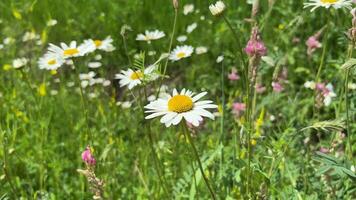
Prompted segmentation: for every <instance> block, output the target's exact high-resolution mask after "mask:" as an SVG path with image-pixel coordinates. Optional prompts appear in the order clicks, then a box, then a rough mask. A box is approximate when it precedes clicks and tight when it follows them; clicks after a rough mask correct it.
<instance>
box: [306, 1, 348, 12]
mask: <svg viewBox="0 0 356 200" xmlns="http://www.w3.org/2000/svg"><path fill="white" fill-rule="evenodd" d="M351 6H352V0H309V2H307V3H304V8H308V7H312V9H311V10H310V11H311V12H313V11H314V10H315V9H317V8H319V7H324V8H327V9H328V8H330V7H333V8H335V9H339V8H348V9H351Z"/></svg>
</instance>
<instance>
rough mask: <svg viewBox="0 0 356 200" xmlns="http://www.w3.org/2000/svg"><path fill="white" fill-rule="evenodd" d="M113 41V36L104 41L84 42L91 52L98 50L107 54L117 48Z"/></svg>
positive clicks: (90, 40)
mask: <svg viewBox="0 0 356 200" xmlns="http://www.w3.org/2000/svg"><path fill="white" fill-rule="evenodd" d="M112 42H113V39H112V38H111V36H108V37H106V38H105V39H104V40H92V39H89V40H84V43H83V44H84V46H87V47H91V48H89V49H90V50H93V51H95V50H96V49H99V50H103V51H106V52H110V51H114V50H115V47H114V46H113V45H112Z"/></svg>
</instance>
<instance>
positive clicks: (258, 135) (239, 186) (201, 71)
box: [0, 0, 356, 199]
mask: <svg viewBox="0 0 356 200" xmlns="http://www.w3.org/2000/svg"><path fill="white" fill-rule="evenodd" d="M213 2H214V1H205V0H194V1H193V0H190V1H188V0H184V1H183V0H182V1H179V4H180V9H179V12H178V13H179V14H178V22H177V31H176V34H175V35H176V36H179V35H187V36H188V40H187V41H186V42H184V44H189V45H192V46H194V47H198V46H206V47H208V49H209V50H208V53H206V54H202V55H196V54H195V55H193V56H192V57H190V58H186V59H183V60H181V61H179V62H169V63H168V68H167V75H168V77H167V78H165V79H164V84H166V85H168V87H169V90H168V91H169V92H170V91H171V89H173V88H177V89H182V88H189V89H190V90H192V91H195V92H197V93H198V92H200V91H202V90H206V91H207V92H208V95H207V97H206V99H211V100H213V101H214V102H215V103H216V104H217V105H219V107H220V109H219V110H220V116H219V117H217V118H216V119H215V120H214V121H212V120H206V121H205V124H204V126H203V127H202V128H200V129H199V130H196V132H195V133H194V135H193V136H194V137H193V140H194V141H195V142H194V143H195V145H196V147H197V150H198V153H199V155H200V160H201V161H202V165H203V167H204V171H205V174H206V175H207V177H208V179H209V182H210V184H211V185H212V187H213V190H214V192H215V194H216V196H217V199H248V198H249V197H250V198H251V199H355V192H356V191H355V188H356V187H355V186H356V185H355V172H352V171H351V170H350V168H351V166H352V165H353V166H355V164H356V163H355V162H356V161H355V159H354V158H355V155H356V153H355V151H356V145H355V144H356V143H355V141H356V137H355V134H353V133H355V131H356V124H355V102H356V95H355V90H350V91H349V102H350V108H349V112H350V119H349V120H350V123H349V124H350V131H349V132H346V127H345V125H344V124H345V123H340V122H345V120H346V111H345V110H346V108H345V101H344V98H343V94H344V74H345V72H344V70H342V69H341V65H342V64H344V63H345V62H346V60H347V52H348V45H349V44H351V42H350V41H349V40H348V39H347V37H346V35H345V32H346V31H347V30H348V29H349V28H351V19H352V16H351V15H350V14H349V11H348V10H347V9H339V10H335V9H330V10H326V9H322V8H319V9H317V10H316V11H315V12H313V13H310V12H309V10H308V9H303V1H277V2H276V3H275V5H274V7H273V8H272V9H271V10H269V6H268V3H267V1H261V9H260V12H259V14H258V17H257V22H258V25H259V27H260V28H262V27H263V29H262V30H261V36H262V39H263V41H264V43H265V44H266V46H267V48H268V57H269V58H270V59H272V60H273V61H274V63H275V64H273V65H272V66H271V65H270V64H268V63H267V62H265V61H262V62H261V65H260V66H259V71H258V78H257V80H258V82H260V83H262V84H263V85H265V86H266V92H264V93H262V94H257V96H256V106H255V109H254V112H253V113H252V119H253V121H252V122H251V124H252V126H253V127H255V130H256V123H255V122H256V121H257V120H258V119H259V120H260V122H262V123H261V126H260V127H259V128H260V130H259V131H258V132H257V131H252V132H250V134H251V137H252V139H254V140H256V145H251V155H252V156H251V163H250V170H251V171H250V172H248V168H249V167H248V166H249V165H248V150H247V149H248V145H247V143H249V142H247V140H246V135H247V131H246V127H248V121H247V122H246V118H245V117H246V116H243V117H241V118H236V117H235V116H234V115H233V114H232V112H231V109H232V108H231V107H232V104H233V102H246V101H245V100H246V91H245V88H244V84H245V85H246V83H245V82H244V81H243V79H241V80H238V81H234V82H233V81H229V80H228V79H227V74H228V72H230V71H231V69H232V68H233V67H236V68H237V69H238V73H239V74H240V75H242V72H241V69H242V65H241V59H242V58H241V56H240V55H239V54H238V48H237V45H236V43H235V40H234V38H233V35H232V33H231V32H230V30H229V27H228V26H227V25H226V23H224V21H223V19H222V18H219V17H213V16H212V15H211V14H210V12H209V8H208V7H209V5H210V4H211V3H213ZM187 3H193V4H194V5H195V12H194V13H192V14H189V15H187V16H185V15H183V13H182V12H183V5H185V4H187ZM225 3H226V4H227V11H226V17H227V18H228V19H229V21H230V22H231V24H232V26H233V28H234V29H235V30H236V32H237V36H238V39H239V40H240V41H241V42H242V44H243V46H245V44H246V43H247V41H248V39H249V37H250V30H251V24H250V23H249V22H248V20H246V18H249V17H250V15H251V14H250V13H251V6H250V5H248V4H246V2H245V1H233V0H227V1H225ZM0 10H1V12H0V30H1V31H0V44H2V43H3V40H4V39H5V38H8V37H11V38H13V39H14V43H12V44H9V45H4V48H3V49H0V67H1V69H0V94H1V97H0V106H1V107H0V143H1V145H0V147H1V148H0V158H1V159H0V166H1V170H0V199H90V198H92V196H93V194H92V193H91V191H90V189H89V184H88V183H87V180H86V179H85V177H84V176H82V175H81V174H79V173H78V172H77V169H84V168H85V164H84V163H83V161H82V159H81V153H82V151H83V150H84V149H85V147H86V146H87V145H88V144H90V145H91V146H92V148H93V149H94V156H95V157H96V160H97V165H96V167H95V172H96V175H97V177H99V178H100V179H102V180H104V182H105V187H104V197H105V199H209V198H210V194H209V191H208V189H207V188H206V186H205V184H204V181H203V178H202V176H201V173H200V171H199V168H198V163H197V162H196V160H195V159H194V155H193V153H192V151H191V149H190V145H189V143H188V142H187V140H186V138H185V137H184V135H183V131H182V128H181V126H176V127H174V126H172V127H170V128H166V127H165V126H164V124H161V123H160V122H159V119H154V120H144V116H143V114H142V110H141V108H140V106H139V102H138V101H135V99H134V98H133V95H132V94H134V95H135V97H136V98H138V99H141V100H142V101H144V103H145V104H146V103H147V102H145V101H146V100H145V98H144V96H143V95H142V93H141V91H143V90H145V91H146V92H147V93H148V94H155V93H156V91H157V88H158V85H159V81H156V82H154V83H150V84H149V85H147V86H145V87H142V88H141V89H137V88H136V89H134V90H133V93H131V92H129V90H127V89H123V88H120V87H119V84H118V80H115V79H114V74H116V73H119V72H120V70H126V69H127V68H128V67H132V66H129V65H130V62H129V60H128V58H127V55H126V53H125V48H124V43H123V38H122V36H121V35H120V31H121V28H122V27H123V26H124V25H128V26H130V27H131V29H132V31H128V32H127V34H126V42H127V49H128V56H129V57H130V59H131V60H134V57H135V54H138V53H140V52H144V53H145V55H146V56H145V64H146V66H147V65H149V64H152V63H154V62H155V61H156V60H157V59H158V58H159V56H160V55H161V53H164V52H167V51H168V46H169V40H170V35H171V29H172V26H173V19H174V9H173V6H172V4H171V1H167V0H118V1H114V0H100V1H99V0H74V1H73V0H72V1H70V0H61V1H59V0H51V1H50V0H17V1H14V0H2V1H1V2H0ZM198 10H199V12H197V11H198ZM201 16H204V18H205V20H201ZM327 18H329V23H330V25H329V26H330V28H329V32H328V35H327V38H325V39H324V40H323V38H324V37H323V36H324V35H322V37H321V39H320V41H322V42H323V44H322V45H323V46H325V47H326V48H325V65H324V67H323V69H322V71H321V74H320V75H321V76H320V77H321V80H322V81H324V82H328V83H329V82H330V83H332V84H333V86H334V90H335V93H336V94H337V97H335V98H334V99H333V102H332V104H331V105H330V106H328V107H325V106H323V107H322V108H320V109H317V112H316V113H314V112H313V110H315V109H314V92H313V91H312V90H309V89H306V88H304V86H303V84H304V83H305V82H306V81H308V80H314V79H315V76H316V73H317V70H318V67H319V64H320V62H321V58H322V49H317V50H316V51H315V53H314V54H313V56H312V57H310V58H309V57H308V56H307V54H306V49H307V47H306V45H305V41H306V40H307V39H308V37H309V36H311V35H313V34H315V33H316V32H317V31H318V30H320V29H321V28H322V27H323V26H324V25H325V24H326V23H327ZM50 19H56V20H57V21H58V23H57V25H55V26H52V27H49V26H47V25H46V23H47V21H48V20H50ZM194 22H196V23H198V27H197V29H196V30H195V31H194V32H192V33H191V34H187V33H186V27H187V26H188V25H190V24H192V23H194ZM146 29H150V30H151V29H159V30H162V31H164V32H165V34H166V37H164V38H163V39H160V40H157V41H153V42H152V43H151V44H147V43H145V42H140V41H136V40H135V38H136V35H137V34H138V33H142V32H144V31H145V30H146ZM27 31H34V32H36V34H39V35H40V40H41V41H42V45H36V44H35V42H34V41H29V42H23V41H22V37H23V35H24V33H25V32H27ZM108 35H111V36H112V38H113V39H114V46H115V47H116V50H115V51H113V52H109V53H107V52H103V53H100V54H101V55H102V57H103V58H102V60H101V61H100V62H102V63H103V66H102V67H101V68H99V69H94V71H95V72H96V73H97V74H98V76H99V77H103V78H105V79H108V80H111V81H112V84H111V85H110V86H109V87H103V86H98V85H96V86H93V87H87V88H85V89H83V90H84V91H83V92H84V94H83V97H81V92H80V89H79V84H80V80H79V79H78V74H79V73H87V72H89V71H90V70H91V69H89V68H88V67H87V62H89V61H92V60H93V59H94V56H95V54H90V55H88V56H85V57H83V58H77V59H75V61H74V62H75V68H76V69H75V70H73V69H71V67H70V66H68V65H65V66H62V67H61V68H60V69H59V70H58V73H57V74H55V75H52V74H51V73H50V72H48V71H45V70H40V69H39V68H38V67H37V60H38V58H39V57H41V56H42V55H43V54H44V53H45V51H46V48H47V46H48V43H54V44H59V43H60V42H66V43H69V42H70V41H72V40H76V41H77V42H78V43H80V42H82V41H83V40H84V39H88V38H93V39H97V38H98V39H103V38H105V37H106V36H108ZM293 38H299V39H300V42H293ZM177 45H180V43H179V42H178V41H177V40H176V39H174V41H173V47H175V46H177ZM150 51H156V52H157V53H156V55H154V56H149V55H148V52H150ZM222 54H223V55H224V56H225V59H224V61H223V63H216V58H217V57H218V56H219V55H222ZM244 56H245V59H246V60H247V57H246V55H244ZM20 57H26V58H28V59H29V60H30V62H29V63H28V64H27V65H26V66H24V67H23V68H21V69H13V68H12V69H10V70H6V68H7V66H9V65H12V61H13V60H14V59H15V58H20ZM350 57H354V54H351V56H350ZM163 64H164V62H161V66H162V65H163ZM222 65H223V66H224V69H225V71H224V74H221V73H222ZM283 67H285V68H287V69H288V82H286V83H285V85H284V87H285V90H284V91H283V92H281V93H276V92H273V89H272V86H271V82H272V81H273V80H274V77H276V75H278V74H279V73H280V72H281V70H282V69H283ZM222 77H224V80H223V83H224V84H223V85H224V87H223V89H224V90H222V84H221V83H222V80H221V78H222ZM72 82H73V83H74V84H75V85H74V86H73V87H69V86H68V84H71V83H72ZM349 82H355V70H354V69H351V71H350V80H349ZM41 85H42V87H43V85H45V90H46V94H45V95H42V96H41V95H40V92H39V90H40V87H41ZM42 89H43V88H42ZM52 90H56V91H58V94H57V95H51V91H52ZM222 91H224V95H223V92H222ZM42 92H43V91H42ZM89 93H95V94H96V95H97V97H96V98H90V97H89V96H88V94H89ZM223 96H224V97H225V104H224V105H223V98H222V97H223ZM124 101H130V102H131V103H132V106H131V107H130V108H123V107H122V106H119V105H117V102H124ZM246 103H247V102H246ZM222 107H225V109H224V112H223V116H224V118H223V119H222V118H221V114H222V110H221V108H222ZM214 112H217V111H214ZM261 113H262V114H261ZM271 117H274V118H275V120H271ZM326 121H327V122H326ZM222 124H223V126H222ZM340 124H341V125H340ZM243 127H244V128H243ZM305 127H308V128H307V129H303V128H305ZM330 127H331V128H330ZM335 127H336V128H335ZM340 127H341V128H340ZM340 129H341V132H343V133H344V134H345V138H342V137H340ZM150 135H151V136H152V141H153V143H154V145H153V146H154V147H153V149H154V151H155V153H154V152H153V151H152V147H151V143H150V139H149V136H150ZM348 140H350V141H349V142H350V144H351V146H349V147H350V149H347V147H348V145H347V141H348ZM320 147H325V148H328V149H331V152H330V153H328V155H327V156H331V158H330V157H327V156H325V155H321V156H320V155H319V154H316V152H317V151H318V150H319V149H320ZM155 156H157V159H156V158H155ZM333 159H335V160H333ZM155 160H156V161H155ZM157 166H158V167H157ZM157 170H158V171H160V173H161V174H162V177H161V179H163V180H160V178H159V176H158V173H157ZM248 179H250V180H249V183H250V185H249V186H248V187H249V194H248V193H247V190H248V189H247V182H248ZM162 181H163V182H164V184H162V183H161V182H162ZM164 188H165V189H166V190H167V191H166V192H165V190H164Z"/></svg>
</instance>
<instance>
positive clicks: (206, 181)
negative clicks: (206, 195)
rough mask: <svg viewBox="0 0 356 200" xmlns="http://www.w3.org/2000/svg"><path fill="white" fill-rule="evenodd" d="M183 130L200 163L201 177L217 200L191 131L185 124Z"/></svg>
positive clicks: (212, 196)
mask: <svg viewBox="0 0 356 200" xmlns="http://www.w3.org/2000/svg"><path fill="white" fill-rule="evenodd" d="M183 130H184V134H185V136H186V137H187V138H188V142H189V143H190V145H191V147H192V150H193V153H194V156H195V159H196V160H197V162H198V165H199V170H200V173H201V175H202V176H203V179H204V182H205V185H206V187H207V188H208V189H209V192H210V195H211V198H212V199H214V200H215V199H216V197H215V193H214V191H213V189H212V187H211V186H210V184H209V181H208V178H207V177H206V175H205V173H204V169H203V165H202V164H201V161H200V158H199V154H198V151H197V149H196V147H195V145H194V142H193V139H192V136H191V135H190V133H189V131H188V128H187V126H186V125H185V124H183Z"/></svg>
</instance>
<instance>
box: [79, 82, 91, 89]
mask: <svg viewBox="0 0 356 200" xmlns="http://www.w3.org/2000/svg"><path fill="white" fill-rule="evenodd" d="M88 85H89V81H87V80H84V81H81V82H80V86H81V87H82V88H86V87H88Z"/></svg>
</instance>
